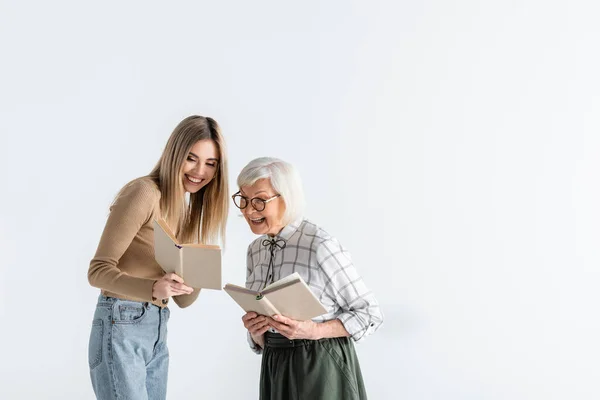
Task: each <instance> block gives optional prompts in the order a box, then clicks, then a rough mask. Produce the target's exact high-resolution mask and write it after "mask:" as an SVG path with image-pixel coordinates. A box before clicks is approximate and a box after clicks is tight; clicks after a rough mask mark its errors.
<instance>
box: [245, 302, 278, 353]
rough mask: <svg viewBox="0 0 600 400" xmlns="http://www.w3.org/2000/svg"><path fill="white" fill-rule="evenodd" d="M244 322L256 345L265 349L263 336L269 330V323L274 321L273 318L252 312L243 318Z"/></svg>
mask: <svg viewBox="0 0 600 400" xmlns="http://www.w3.org/2000/svg"><path fill="white" fill-rule="evenodd" d="M242 321H243V322H244V327H245V328H246V329H248V332H250V335H251V336H252V340H254V343H256V344H258V345H259V346H260V347H263V348H264V347H265V338H264V336H263V335H264V334H265V332H266V331H267V330H268V329H269V321H272V320H271V318H269V317H265V316H264V315H258V314H257V313H255V312H253V311H251V312H249V313H246V315H244V316H243V317H242Z"/></svg>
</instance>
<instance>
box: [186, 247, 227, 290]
mask: <svg viewBox="0 0 600 400" xmlns="http://www.w3.org/2000/svg"><path fill="white" fill-rule="evenodd" d="M182 252H183V276H182V278H183V280H184V282H185V284H186V285H188V286H191V287H193V288H204V289H215V290H221V287H222V285H221V249H220V248H216V249H213V248H205V247H183V248H182Z"/></svg>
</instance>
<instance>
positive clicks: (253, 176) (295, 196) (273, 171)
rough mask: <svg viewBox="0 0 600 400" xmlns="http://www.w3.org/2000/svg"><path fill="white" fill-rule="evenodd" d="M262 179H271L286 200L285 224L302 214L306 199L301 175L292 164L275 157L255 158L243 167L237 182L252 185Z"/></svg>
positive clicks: (240, 184)
mask: <svg viewBox="0 0 600 400" xmlns="http://www.w3.org/2000/svg"><path fill="white" fill-rule="evenodd" d="M260 179H269V180H270V181H271V185H272V186H273V189H275V191H276V192H277V193H278V194H280V195H281V197H282V199H283V201H284V202H285V213H284V214H283V221H282V222H283V224H284V225H287V224H289V223H290V222H293V221H295V220H296V219H298V218H300V217H301V216H302V214H303V213H304V207H305V204H306V201H305V199H304V191H303V190H302V181H301V180H300V175H299V174H298V171H297V170H296V168H294V166H293V165H292V164H290V163H288V162H285V161H283V160H280V159H278V158H273V157H260V158H255V159H254V160H252V161H250V162H249V163H248V165H246V166H245V167H244V169H242V171H241V172H240V174H239V175H238V178H237V184H238V186H239V187H240V188H242V186H252V185H254V184H255V183H256V181H258V180H260Z"/></svg>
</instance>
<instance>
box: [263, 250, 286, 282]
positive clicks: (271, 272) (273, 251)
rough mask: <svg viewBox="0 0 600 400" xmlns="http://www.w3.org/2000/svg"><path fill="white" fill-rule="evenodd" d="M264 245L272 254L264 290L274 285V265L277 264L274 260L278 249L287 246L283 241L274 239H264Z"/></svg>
mask: <svg viewBox="0 0 600 400" xmlns="http://www.w3.org/2000/svg"><path fill="white" fill-rule="evenodd" d="M262 245H263V246H265V247H268V248H269V251H270V252H271V258H270V259H269V268H267V279H265V285H264V286H263V289H264V288H265V287H266V286H267V285H268V284H269V283H273V275H274V274H273V269H274V266H273V263H274V262H275V260H274V258H275V250H276V249H284V248H285V245H286V241H285V240H283V239H277V240H275V239H274V238H273V239H264V240H263V241H262Z"/></svg>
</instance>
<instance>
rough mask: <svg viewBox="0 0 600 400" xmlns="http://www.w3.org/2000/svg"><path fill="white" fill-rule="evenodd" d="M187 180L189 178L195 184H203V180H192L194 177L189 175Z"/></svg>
mask: <svg viewBox="0 0 600 400" xmlns="http://www.w3.org/2000/svg"><path fill="white" fill-rule="evenodd" d="M187 178H188V179H189V180H190V181H192V182H194V183H200V182H202V179H196V178H192V177H191V176H189V175H187Z"/></svg>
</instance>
